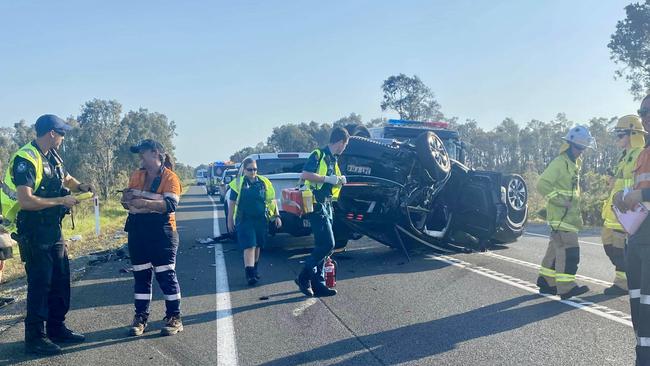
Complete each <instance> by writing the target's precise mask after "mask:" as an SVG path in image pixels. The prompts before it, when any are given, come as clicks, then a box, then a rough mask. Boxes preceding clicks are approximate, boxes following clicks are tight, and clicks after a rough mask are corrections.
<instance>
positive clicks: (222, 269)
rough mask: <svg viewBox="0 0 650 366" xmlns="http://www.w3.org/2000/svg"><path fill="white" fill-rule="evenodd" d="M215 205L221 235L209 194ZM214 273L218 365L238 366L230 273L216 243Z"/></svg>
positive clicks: (216, 226) (214, 229)
mask: <svg viewBox="0 0 650 366" xmlns="http://www.w3.org/2000/svg"><path fill="white" fill-rule="evenodd" d="M208 197H209V198H210V200H211V201H212V206H213V211H212V212H213V221H214V226H213V235H214V237H217V236H220V235H221V234H220V230H219V214H218V211H219V210H218V209H217V204H216V203H215V202H214V199H213V198H212V197H210V196H208ZM214 263H215V265H216V266H215V268H214V274H215V277H216V283H217V284H216V291H217V296H216V298H217V311H216V316H217V365H220V366H238V360H237V346H236V344H235V327H234V325H233V322H232V311H231V309H232V307H231V304H230V288H229V287H228V273H227V271H226V261H225V260H224V256H223V246H222V245H221V244H218V243H217V244H216V245H215V247H214Z"/></svg>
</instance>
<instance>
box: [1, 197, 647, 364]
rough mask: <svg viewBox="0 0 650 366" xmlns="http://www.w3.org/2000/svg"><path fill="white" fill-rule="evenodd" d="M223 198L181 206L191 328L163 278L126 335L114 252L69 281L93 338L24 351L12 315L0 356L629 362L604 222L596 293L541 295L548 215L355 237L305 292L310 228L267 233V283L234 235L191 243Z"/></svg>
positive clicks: (588, 254) (182, 274)
mask: <svg viewBox="0 0 650 366" xmlns="http://www.w3.org/2000/svg"><path fill="white" fill-rule="evenodd" d="M217 207H218V206H217V205H214V204H213V202H212V200H211V199H210V198H209V197H208V196H206V195H205V193H204V190H203V188H200V187H193V188H192V189H191V190H190V191H189V193H188V194H186V195H185V196H184V198H183V200H182V203H181V207H180V210H179V213H178V219H179V231H180V235H181V247H180V251H179V257H178V264H177V271H178V275H179V280H180V284H181V290H182V294H183V300H182V308H183V314H184V317H183V322H184V324H185V331H184V332H183V333H181V334H179V335H177V336H175V337H165V338H163V337H160V336H159V335H158V329H159V328H160V326H161V322H160V319H162V317H163V316H164V302H163V301H162V300H161V298H162V296H161V293H160V291H158V290H157V289H156V291H155V292H154V300H156V301H155V302H154V304H153V307H152V320H155V321H154V322H152V323H151V324H150V327H149V328H148V330H149V331H148V332H147V333H145V336H143V337H140V338H129V337H126V336H125V335H126V326H128V325H129V323H130V321H131V318H132V311H133V310H132V297H133V295H132V286H133V281H132V279H131V275H130V274H121V273H119V270H120V268H124V267H126V266H128V264H126V263H123V262H110V263H107V264H104V265H101V266H97V267H93V268H92V269H91V270H90V271H88V273H87V274H86V275H85V276H84V277H83V278H82V280H80V281H78V282H76V283H75V284H74V288H73V293H72V310H71V311H70V313H69V319H68V325H69V326H70V327H72V328H74V329H75V330H79V331H82V332H85V333H86V335H87V337H88V341H87V342H86V343H84V344H81V345H77V346H72V347H67V348H66V349H65V353H64V354H63V355H61V356H58V357H51V358H45V359H36V358H32V357H27V356H25V355H24V353H23V351H22V347H23V344H22V335H23V326H22V324H17V325H16V326H14V327H11V328H9V329H8V330H7V331H5V332H4V333H1V334H0V364H25V365H32V364H33V365H37V364H38V365H91V364H92V365H115V364H123V365H140V364H149V365H150V364H161V365H175V364H182V365H215V364H219V365H228V364H233V365H235V364H238V365H278V366H281V365H282V366H284V365H396V364H407V365H545V366H548V365H633V364H634V343H635V341H634V334H633V331H632V328H631V324H630V321H629V315H628V314H629V305H628V301H627V298H626V297H620V298H611V297H607V296H604V295H602V290H603V289H604V288H605V287H606V286H608V282H610V281H611V280H612V277H613V266H612V265H611V264H610V263H609V261H608V259H607V257H606V256H605V254H604V252H603V249H602V246H601V245H600V244H599V243H600V239H599V237H598V233H585V234H584V235H582V236H581V240H583V242H582V244H581V250H582V262H581V264H580V270H579V274H580V275H582V277H581V278H580V282H581V283H584V284H587V285H589V286H590V287H591V289H592V291H591V292H590V293H588V294H586V295H584V296H582V297H581V298H580V299H575V300H573V301H559V298H556V297H542V296H539V295H537V294H536V290H535V287H534V282H535V279H536V272H537V269H536V265H537V264H538V263H539V262H540V261H541V258H542V256H543V253H544V251H545V249H546V243H547V238H546V237H545V235H546V234H547V232H546V229H545V228H544V227H542V226H531V227H530V228H529V234H526V235H525V236H524V237H522V238H520V240H519V241H518V242H517V243H513V244H509V245H507V246H503V247H499V248H493V250H491V251H490V252H488V253H473V254H458V255H452V256H442V257H441V256H436V255H435V253H433V252H432V251H430V250H427V249H426V248H423V249H422V250H421V251H418V252H416V253H412V254H411V261H410V262H408V261H407V260H406V258H405V257H404V255H403V254H402V253H401V252H399V251H396V250H392V249H390V248H388V247H385V246H383V245H381V244H378V243H377V242H374V241H372V240H369V239H366V238H364V239H361V240H358V241H355V242H351V243H350V245H349V246H348V249H347V251H346V252H344V253H340V254H338V255H337V256H336V258H337V261H338V263H339V268H338V276H337V283H338V285H337V289H338V290H339V295H338V296H335V297H331V298H325V299H307V298H305V297H304V296H303V295H302V294H301V293H299V292H298V291H297V288H296V286H295V284H294V283H293V279H294V277H295V276H296V274H297V273H298V271H299V270H300V268H301V261H302V260H303V259H304V257H305V256H306V255H308V253H309V247H310V245H311V244H312V239H311V238H309V237H307V238H291V237H288V236H286V235H278V236H276V237H274V238H272V239H271V245H270V247H269V248H267V249H266V250H265V251H264V252H263V254H262V260H261V262H260V274H261V275H262V281H261V283H260V284H259V285H258V286H255V287H252V288H251V287H249V286H247V285H246V283H245V278H244V273H243V272H244V271H243V265H242V260H241V254H240V252H239V251H238V250H237V248H236V245H235V244H232V243H224V244H223V245H217V246H216V247H212V246H206V245H201V244H197V243H195V241H194V240H195V239H196V238H199V237H209V236H212V235H213V233H214V232H215V231H220V230H223V229H224V227H225V226H224V220H223V211H217V210H215V208H217ZM215 218H216V219H217V220H216V223H217V225H216V226H217V227H216V228H215ZM215 263H216V266H215ZM223 263H225V266H224V265H222V264H223ZM226 275H227V279H226ZM215 294H216V295H215ZM0 312H1V311H0Z"/></svg>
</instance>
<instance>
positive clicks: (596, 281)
mask: <svg viewBox="0 0 650 366" xmlns="http://www.w3.org/2000/svg"><path fill="white" fill-rule="evenodd" d="M481 254H482V255H485V256H488V257H492V258H496V259H500V260H503V261H506V262H510V263H515V264H519V265H522V266H525V267H529V268H534V269H537V270H538V269H539V268H540V265H538V264H535V263H530V262H526V261H522V260H521V259H516V258H511V257H506V256H505V255H501V254H496V253H493V252H485V253H481ZM576 278H577V279H579V280H582V281H585V282H591V283H594V284H597V285H601V286H605V287H609V286H612V285H613V283H611V282H607V281H603V280H599V279H597V278H593V277H587V276H582V275H576Z"/></svg>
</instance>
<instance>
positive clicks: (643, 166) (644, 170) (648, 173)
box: [634, 146, 650, 189]
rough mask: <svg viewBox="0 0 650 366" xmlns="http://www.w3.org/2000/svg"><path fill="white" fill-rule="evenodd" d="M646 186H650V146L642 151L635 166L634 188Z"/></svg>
mask: <svg viewBox="0 0 650 366" xmlns="http://www.w3.org/2000/svg"><path fill="white" fill-rule="evenodd" d="M644 188H650V146H647V147H646V148H645V149H643V151H641V153H640V154H639V157H638V158H637V159H636V167H635V168H634V189H644Z"/></svg>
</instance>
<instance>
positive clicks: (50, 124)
mask: <svg viewBox="0 0 650 366" xmlns="http://www.w3.org/2000/svg"><path fill="white" fill-rule="evenodd" d="M34 127H35V128H36V136H43V135H45V134H46V133H48V132H50V131H54V132H56V133H58V134H60V135H65V133H66V132H68V131H70V130H72V126H70V125H69V124H67V123H65V121H64V120H62V119H61V118H59V117H57V116H55V115H53V114H44V115H42V116H40V117H38V119H37V120H36V124H35V125H34Z"/></svg>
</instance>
